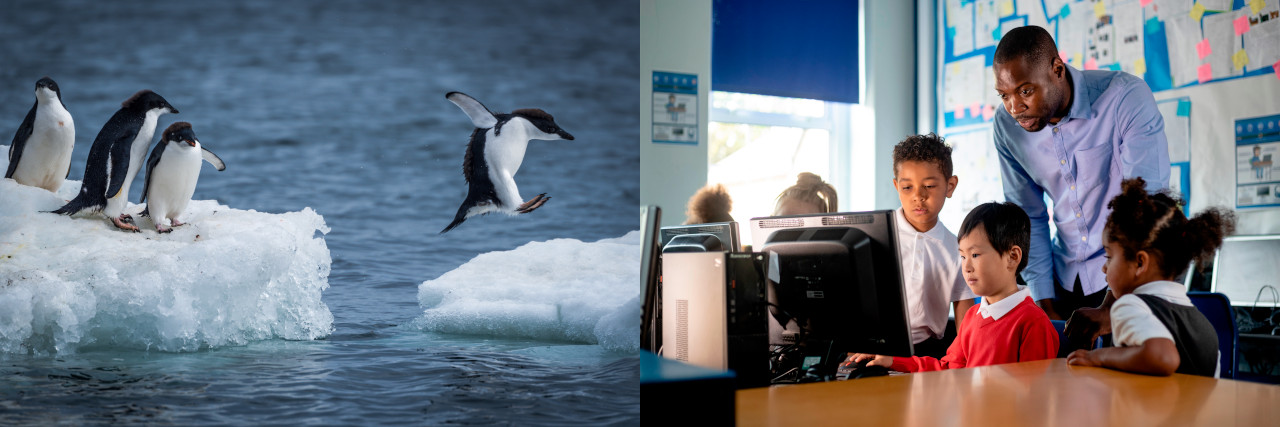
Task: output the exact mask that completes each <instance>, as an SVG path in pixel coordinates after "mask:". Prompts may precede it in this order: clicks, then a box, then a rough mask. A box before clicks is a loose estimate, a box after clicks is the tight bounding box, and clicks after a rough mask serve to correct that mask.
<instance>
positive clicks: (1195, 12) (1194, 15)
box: [1190, 2, 1204, 22]
mask: <svg viewBox="0 0 1280 427" xmlns="http://www.w3.org/2000/svg"><path fill="white" fill-rule="evenodd" d="M1190 15H1191V19H1194V20H1196V22H1200V18H1203V17H1204V5H1203V4H1200V2H1196V4H1194V5H1192V6H1191V14H1190Z"/></svg>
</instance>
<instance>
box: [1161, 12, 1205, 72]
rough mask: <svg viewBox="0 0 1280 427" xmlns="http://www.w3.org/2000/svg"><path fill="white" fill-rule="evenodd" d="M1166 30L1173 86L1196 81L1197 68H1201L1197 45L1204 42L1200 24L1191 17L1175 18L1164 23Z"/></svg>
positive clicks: (1180, 16)
mask: <svg viewBox="0 0 1280 427" xmlns="http://www.w3.org/2000/svg"><path fill="white" fill-rule="evenodd" d="M1164 30H1165V36H1166V38H1167V40H1168V44H1169V68H1170V70H1169V71H1170V74H1172V76H1173V86H1174V87H1179V86H1182V85H1185V84H1187V83H1191V82H1194V81H1196V67H1199V66H1200V56H1199V54H1197V53H1196V43H1199V42H1200V40H1202V37H1201V36H1200V23H1199V22H1197V21H1195V20H1192V19H1191V17H1190V16H1186V15H1179V16H1173V17H1169V18H1168V19H1166V20H1165V21H1164Z"/></svg>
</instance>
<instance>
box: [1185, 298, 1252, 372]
mask: <svg viewBox="0 0 1280 427" xmlns="http://www.w3.org/2000/svg"><path fill="white" fill-rule="evenodd" d="M1187 297H1188V298H1191V303H1192V304H1195V306H1196V309H1198V310H1200V313H1201V314H1204V317H1206V318H1208V319H1209V323H1212V324H1213V331H1214V332H1217V333H1218V351H1220V352H1221V355H1220V359H1221V361H1222V362H1221V364H1222V366H1221V369H1220V371H1219V376H1220V377H1222V378H1228V379H1235V377H1236V366H1237V365H1236V343H1237V341H1238V340H1239V339H1240V335H1239V332H1238V331H1236V313H1235V310H1232V309H1231V300H1229V299H1227V296H1226V295H1223V294H1220V293H1216V292H1187Z"/></svg>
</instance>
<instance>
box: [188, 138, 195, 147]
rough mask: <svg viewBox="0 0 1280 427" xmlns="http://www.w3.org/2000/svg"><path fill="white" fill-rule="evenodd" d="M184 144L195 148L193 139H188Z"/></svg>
mask: <svg viewBox="0 0 1280 427" xmlns="http://www.w3.org/2000/svg"><path fill="white" fill-rule="evenodd" d="M186 142H187V145H190V146H192V147H195V146H196V140H194V139H188V140H187V141H186Z"/></svg>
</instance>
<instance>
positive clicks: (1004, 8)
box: [1000, 0, 1013, 18]
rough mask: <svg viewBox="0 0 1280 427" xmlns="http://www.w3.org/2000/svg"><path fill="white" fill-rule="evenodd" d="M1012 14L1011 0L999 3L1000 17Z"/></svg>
mask: <svg viewBox="0 0 1280 427" xmlns="http://www.w3.org/2000/svg"><path fill="white" fill-rule="evenodd" d="M1012 14H1013V0H1004V1H1003V2H1001V3H1000V17H1001V18H1003V17H1006V16H1009V15H1012Z"/></svg>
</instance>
